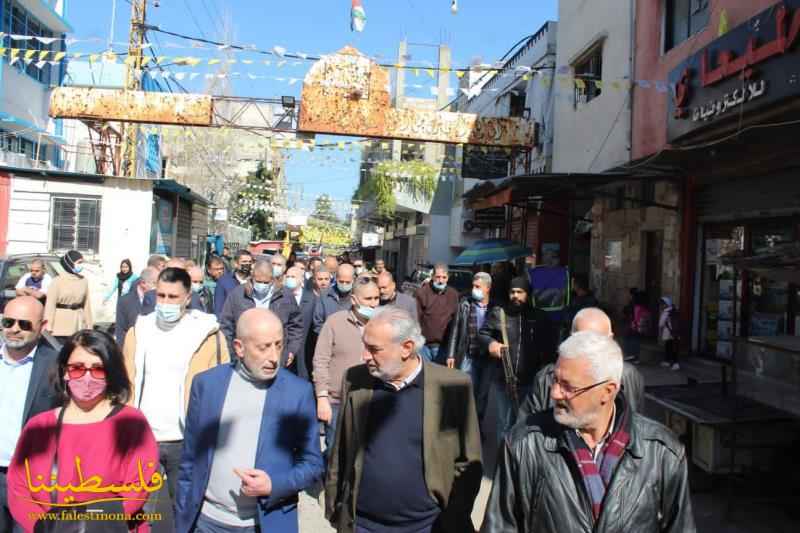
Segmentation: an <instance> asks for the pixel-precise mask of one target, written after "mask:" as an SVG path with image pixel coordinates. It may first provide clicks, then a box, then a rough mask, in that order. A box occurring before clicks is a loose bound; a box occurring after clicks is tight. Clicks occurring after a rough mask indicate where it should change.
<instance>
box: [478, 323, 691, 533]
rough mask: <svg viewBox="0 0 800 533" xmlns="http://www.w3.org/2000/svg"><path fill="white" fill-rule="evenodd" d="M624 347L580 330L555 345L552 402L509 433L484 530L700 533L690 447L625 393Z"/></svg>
mask: <svg viewBox="0 0 800 533" xmlns="http://www.w3.org/2000/svg"><path fill="white" fill-rule="evenodd" d="M621 379H622V350H620V348H619V346H618V345H617V343H616V342H614V340H613V339H612V338H610V337H609V336H608V335H602V334H599V333H595V332H592V331H583V332H579V333H575V334H574V335H572V336H570V337H569V338H568V339H567V340H565V341H564V342H563V343H562V344H561V346H559V348H558V360H557V361H556V365H555V369H554V377H553V386H552V388H551V389H550V397H551V398H552V400H553V403H554V405H555V407H554V408H553V409H548V410H547V411H543V412H541V413H537V414H536V415H533V416H531V417H528V419H527V420H526V421H525V423H524V424H519V425H517V426H515V427H514V429H513V430H512V431H511V432H510V433H509V434H508V436H507V437H506V439H505V440H504V442H503V446H502V447H501V450H500V453H499V455H498V464H497V469H496V470H495V475H494V483H493V485H492V492H491V494H490V496H489V503H488V505H487V508H486V515H485V518H484V522H483V526H482V528H481V531H482V532H483V533H494V532H500V531H517V532H519V533H528V532H533V531H535V532H536V533H560V532H562V531H570V532H587V533H588V532H590V531H591V532H606V531H608V532H610V531H636V532H647V533H651V532H652V533H655V532H674V533H678V532H681V533H693V532H695V531H696V528H695V524H694V518H693V516H692V506H691V501H690V498H689V483H688V471H687V464H686V450H685V449H684V447H683V445H682V444H681V443H680V441H679V440H678V439H677V437H676V436H675V435H674V434H673V433H672V432H671V431H670V430H669V429H667V428H666V427H664V426H662V425H661V424H659V423H657V422H655V421H653V420H650V419H648V418H645V417H643V416H641V415H639V414H638V413H636V412H634V411H633V410H632V409H631V408H630V406H629V405H628V402H627V400H626V399H625V395H624V394H619V391H620V381H621Z"/></svg>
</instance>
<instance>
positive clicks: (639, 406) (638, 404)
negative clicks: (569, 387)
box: [519, 363, 644, 420]
mask: <svg viewBox="0 0 800 533" xmlns="http://www.w3.org/2000/svg"><path fill="white" fill-rule="evenodd" d="M554 366H555V365H553V364H549V365H547V366H545V367H544V368H542V369H541V370H540V371H539V372H537V374H536V377H535V378H534V380H533V388H532V389H531V393H530V394H528V396H527V397H526V398H525V400H524V401H523V402H522V405H521V406H520V408H519V420H525V419H526V418H527V417H528V416H530V415H533V414H536V413H539V412H541V411H546V410H548V409H551V408H552V407H553V401H552V400H551V399H550V389H551V388H552V386H553V368H554ZM622 391H623V392H624V393H625V398H626V399H627V400H628V405H630V407H631V409H633V410H634V411H636V412H638V413H641V412H642V410H643V409H644V376H642V373H641V372H639V370H638V369H637V368H636V366H635V365H632V364H631V363H623V366H622Z"/></svg>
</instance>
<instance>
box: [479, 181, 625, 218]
mask: <svg viewBox="0 0 800 533" xmlns="http://www.w3.org/2000/svg"><path fill="white" fill-rule="evenodd" d="M630 179H637V178H636V177H634V176H632V175H631V174H629V173H623V172H615V173H549V174H532V175H524V176H513V177H510V178H506V179H504V180H500V181H498V182H496V183H490V184H484V183H482V184H480V185H478V186H476V187H475V188H473V189H472V190H470V191H468V192H467V193H466V194H464V198H465V199H467V201H468V204H469V207H470V208H471V209H476V210H480V209H488V208H490V207H499V206H502V205H525V204H527V203H528V202H529V201H530V200H543V199H547V198H565V199H569V198H579V197H580V196H581V194H584V195H585V194H586V193H588V192H589V191H591V190H594V189H596V188H598V187H602V186H604V185H609V184H611V183H614V182H618V181H625V180H630Z"/></svg>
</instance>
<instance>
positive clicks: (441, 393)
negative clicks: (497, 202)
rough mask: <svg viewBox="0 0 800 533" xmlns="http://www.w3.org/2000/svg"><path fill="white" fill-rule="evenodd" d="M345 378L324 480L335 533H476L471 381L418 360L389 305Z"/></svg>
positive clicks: (477, 460)
mask: <svg viewBox="0 0 800 533" xmlns="http://www.w3.org/2000/svg"><path fill="white" fill-rule="evenodd" d="M363 341H364V350H363V361H364V362H365V363H366V364H362V365H358V366H355V367H353V368H351V369H350V370H348V372H347V374H346V377H345V380H344V384H343V388H342V393H343V398H344V400H343V401H342V404H341V405H342V407H341V409H342V411H341V414H340V416H341V419H340V424H339V429H338V431H337V434H336V440H335V444H334V446H333V450H332V451H331V454H330V459H329V462H328V472H327V477H326V480H325V500H326V501H325V511H326V517H327V518H328V520H330V522H331V524H332V525H333V526H334V527H336V529H337V531H338V532H340V533H351V532H355V533H361V532H373V531H375V532H377V531H398V532H399V531H404V532H412V531H413V532H415V533H430V532H431V531H437V532H440V531H441V532H446V533H462V532H470V531H474V528H473V526H472V520H471V518H470V515H471V513H472V506H473V504H474V502H475V497H476V496H477V494H478V489H479V488H480V481H481V470H482V466H481V465H482V463H481V443H480V434H479V431H478V418H477V415H476V413H475V400H474V398H473V395H472V384H471V382H470V379H469V377H468V376H467V375H466V374H464V373H463V372H460V371H458V370H455V369H450V368H446V367H444V366H440V365H437V364H434V363H431V362H428V361H427V360H425V359H423V358H422V357H420V355H419V351H420V349H421V348H422V347H423V346H424V345H425V338H424V337H423V336H422V334H421V331H420V326H419V323H418V322H417V321H416V320H414V319H413V318H411V316H410V314H409V313H408V311H406V310H405V309H401V308H399V307H396V306H385V307H381V308H379V310H378V311H376V313H375V315H374V317H373V318H372V319H371V320H370V321H369V323H368V324H367V325H366V327H365V328H364V334H363Z"/></svg>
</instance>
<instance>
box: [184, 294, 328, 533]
mask: <svg viewBox="0 0 800 533" xmlns="http://www.w3.org/2000/svg"><path fill="white" fill-rule="evenodd" d="M233 346H234V350H235V352H236V356H237V360H236V363H234V364H226V365H221V366H219V367H217V368H214V369H213V370H210V371H208V372H204V373H203V374H201V375H200V376H198V377H197V378H196V379H195V381H194V383H193V384H192V391H191V398H190V400H189V411H188V414H187V416H186V430H185V437H184V446H183V454H182V455H181V465H180V474H179V480H178V497H177V500H176V506H175V507H176V509H175V511H176V512H175V518H176V531H177V532H178V533H188V532H190V531H195V532H198V533H222V532H231V533H234V532H235V533H250V532H253V533H254V532H256V531H280V532H288V533H292V532H297V531H298V520H297V495H298V493H299V492H300V491H302V490H304V489H307V488H309V487H311V486H313V485H314V483H316V482H317V481H318V480H319V479H321V478H322V474H323V471H324V465H323V462H322V456H321V454H320V449H319V436H318V432H317V424H316V411H315V407H314V394H313V390H312V388H311V385H310V384H309V383H308V382H307V381H304V380H301V379H299V378H297V377H295V376H294V375H292V374H291V373H290V372H287V371H286V370H283V369H281V366H282V365H281V364H280V359H281V354H282V353H283V324H282V323H281V320H280V318H278V317H277V316H276V315H275V314H274V313H272V312H271V311H268V310H266V309H250V310H248V311H245V312H244V313H243V314H242V316H241V318H240V319H239V322H238V324H237V327H236V339H235V340H234V342H233ZM254 428H255V431H254Z"/></svg>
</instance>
